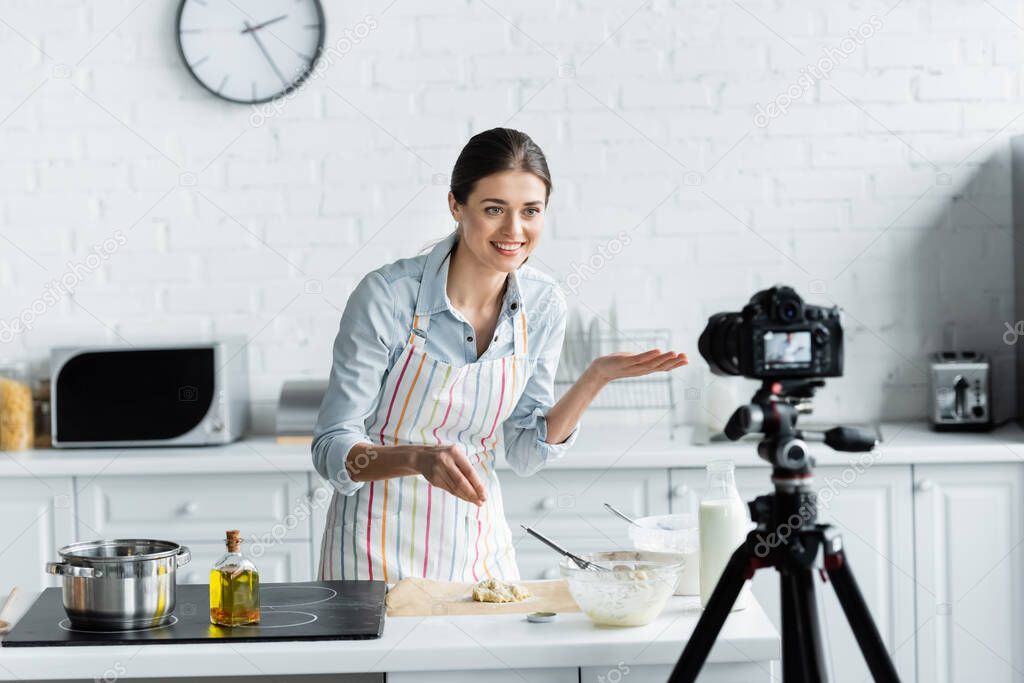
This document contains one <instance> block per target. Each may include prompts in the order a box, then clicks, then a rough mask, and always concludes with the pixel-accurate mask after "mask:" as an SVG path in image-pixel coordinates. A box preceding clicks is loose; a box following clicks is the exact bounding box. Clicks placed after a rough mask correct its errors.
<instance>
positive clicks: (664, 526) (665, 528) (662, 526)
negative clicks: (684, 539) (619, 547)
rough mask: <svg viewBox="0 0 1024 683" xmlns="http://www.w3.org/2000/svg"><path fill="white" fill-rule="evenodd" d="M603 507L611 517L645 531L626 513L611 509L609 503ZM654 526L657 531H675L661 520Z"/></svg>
mask: <svg viewBox="0 0 1024 683" xmlns="http://www.w3.org/2000/svg"><path fill="white" fill-rule="evenodd" d="M604 506H605V508H606V509H607V510H608V512H610V513H612V514H613V515H616V516H618V517H621V518H622V519H624V520H626V521H627V522H629V523H630V524H632V525H633V526H635V527H638V528H640V529H646V528H647V527H645V526H644V525H643V524H640V523H639V522H637V521H636V520H635V519H633V518H632V517H630V516H629V515H627V514H626V513H624V512H622V511H621V510H618V509H617V508H615V507H612V505H611V503H605V504H604ZM655 525H656V527H657V528H658V530H659V531H675V530H676V529H675V527H673V526H671V525H669V524H665V522H662V521H661V520H658V521H657V522H655Z"/></svg>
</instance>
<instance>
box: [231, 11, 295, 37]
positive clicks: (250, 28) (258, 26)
mask: <svg viewBox="0 0 1024 683" xmlns="http://www.w3.org/2000/svg"><path fill="white" fill-rule="evenodd" d="M287 18H288V15H287V14H282V15H281V16H279V17H274V18H273V19H269V20H267V21H264V22H263V23H262V24H256V25H255V26H249V24H248V23H246V25H245V26H246V27H245V28H244V29H243V30H242V33H252V32H253V31H258V30H260V29H261V28H263V27H264V26H270V25H271V24H276V23H277V22H279V21H281V20H282V19H287Z"/></svg>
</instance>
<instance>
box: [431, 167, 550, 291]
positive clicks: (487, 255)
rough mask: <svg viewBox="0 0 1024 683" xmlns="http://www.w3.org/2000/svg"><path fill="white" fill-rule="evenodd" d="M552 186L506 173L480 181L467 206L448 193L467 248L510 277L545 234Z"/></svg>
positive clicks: (525, 175) (523, 174)
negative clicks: (548, 188) (546, 210)
mask: <svg viewBox="0 0 1024 683" xmlns="http://www.w3.org/2000/svg"><path fill="white" fill-rule="evenodd" d="M546 204H547V187H546V186H545V184H544V181H542V180H541V179H540V178H538V177H537V176H536V175H534V174H533V173H529V172H527V171H502V172H500V173H494V174H492V175H489V176H485V177H483V178H481V179H480V180H478V181H477V182H476V185H475V186H474V187H473V191H472V192H471V193H470V194H469V196H468V197H467V198H466V203H465V204H459V203H458V202H457V201H455V197H454V195H452V193H451V192H449V193H448V206H449V208H450V209H451V212H452V217H453V218H455V220H456V221H457V222H458V223H459V224H460V225H461V226H462V239H461V240H460V241H461V243H462V245H463V246H465V248H466V250H467V252H468V253H469V254H471V255H472V256H473V258H474V259H475V260H476V261H478V262H479V263H480V264H481V265H485V266H488V267H490V268H493V269H494V270H497V271H501V272H504V273H510V272H512V271H514V270H515V269H516V268H518V267H519V266H521V265H522V264H523V261H525V260H526V257H527V256H529V255H530V253H531V252H532V251H533V250H534V248H536V246H537V242H538V241H539V240H540V236H541V233H542V232H544V209H545V208H546Z"/></svg>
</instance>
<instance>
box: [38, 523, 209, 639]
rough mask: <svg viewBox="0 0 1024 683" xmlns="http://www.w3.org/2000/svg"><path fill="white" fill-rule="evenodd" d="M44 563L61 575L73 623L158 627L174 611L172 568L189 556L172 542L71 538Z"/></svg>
mask: <svg viewBox="0 0 1024 683" xmlns="http://www.w3.org/2000/svg"><path fill="white" fill-rule="evenodd" d="M58 552H59V553H60V557H61V560H62V561H61V562H48V563H47V564H46V571H47V573H49V574H56V575H59V576H62V577H63V579H64V592H63V597H64V611H65V612H67V614H68V619H70V621H71V625H72V626H73V627H74V628H81V629H90V630H120V631H123V630H128V629H134V628H146V627H151V626H160V625H161V624H165V623H167V622H168V621H169V620H170V618H171V614H172V613H173V612H174V589H175V585H176V584H175V576H174V575H175V570H176V569H177V568H178V567H180V566H182V565H184V564H188V561H189V560H190V559H191V558H192V555H191V553H190V552H189V549H188V548H186V547H185V546H181V545H178V544H177V543H172V542H170V541H152V540H145V539H118V540H114V541H86V542H83V543H72V544H71V545H67V546H64V547H63V548H61V549H60V550H59V551H58Z"/></svg>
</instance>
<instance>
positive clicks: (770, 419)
mask: <svg viewBox="0 0 1024 683" xmlns="http://www.w3.org/2000/svg"><path fill="white" fill-rule="evenodd" d="M821 386H824V382H823V381H821V380H799V381H774V382H773V381H765V382H764V384H763V385H762V386H761V388H760V389H759V390H758V391H757V392H756V393H755V394H754V398H753V400H752V401H751V403H750V404H749V405H745V406H741V407H740V408H739V409H738V410H737V411H736V412H735V413H733V415H732V417H731V418H730V419H729V423H728V424H727V425H726V428H725V434H726V436H728V437H729V438H730V439H732V440H733V441H735V440H737V439H739V438H740V437H742V436H743V435H744V434H748V433H751V432H761V433H763V434H764V439H762V440H761V442H760V443H759V444H758V447H757V451H758V454H759V455H760V456H761V457H762V458H764V459H765V460H767V461H768V462H770V463H771V464H772V467H773V468H772V483H773V484H774V485H775V493H773V494H770V495H766V496H760V497H758V498H757V499H756V500H754V501H753V502H751V503H750V504H749V505H750V513H751V518H752V519H753V520H754V522H756V524H757V528H756V529H754V530H753V531H751V532H750V534H748V535H747V538H746V540H745V541H744V542H743V545H741V546H740V547H739V548H737V549H736V552H734V553H733V554H732V557H731V558H730V559H729V563H728V564H727V565H726V567H725V569H724V570H723V571H722V576H721V578H719V580H718V583H717V584H716V585H715V590H714V591H713V592H712V594H711V598H710V600H709V601H708V604H707V607H705V609H704V613H703V614H702V615H701V617H700V620H699V621H698V622H697V627H696V629H694V632H693V636H692V637H691V638H690V641H689V642H688V643H687V645H686V648H685V649H684V650H683V654H682V656H681V657H680V658H679V661H678V662H677V663H676V666H675V668H674V669H673V671H672V675H671V676H670V677H669V683H684V682H686V683H688V682H690V681H695V680H696V679H697V674H698V673H700V670H701V667H702V666H703V665H704V660H705V659H706V658H707V656H708V652H709V651H710V650H711V646H712V645H714V642H715V639H716V638H717V637H718V632H719V631H720V630H721V628H722V624H724V623H725V619H726V617H728V616H729V612H730V611H731V609H732V606H733V603H734V602H735V601H736V597H737V596H738V595H739V593H740V590H741V589H742V588H743V584H744V582H745V581H746V580H747V579H750V578H752V577H753V576H754V572H755V571H757V570H758V569H761V568H763V567H775V569H776V571H778V572H779V590H780V593H781V595H780V598H781V605H782V680H783V681H784V682H785V683H796V682H800V683H805V682H806V683H817V682H818V681H827V680H828V673H827V669H826V663H825V656H824V652H823V651H822V643H821V627H820V624H819V623H818V607H817V600H816V598H815V593H814V584H813V581H814V568H815V562H816V560H817V557H818V551H819V549H820V550H821V552H822V553H823V556H824V568H825V573H827V575H828V578H829V579H830V580H831V581H832V587H833V588H834V590H835V591H836V595H837V597H838V598H839V603H840V605H841V606H842V608H843V613H844V614H845V615H846V619H847V621H849V623H850V628H851V629H852V630H853V634H854V636H855V637H856V639H857V645H858V646H859V647H860V651H861V653H862V654H863V655H864V659H865V660H866V662H867V665H868V668H869V669H870V670H871V676H872V677H873V678H874V679H875V680H876V681H899V677H898V676H897V674H896V669H895V667H893V664H892V660H891V659H890V658H889V653H888V652H887V651H886V649H885V644H884V643H883V642H882V637H881V636H880V635H879V633H878V629H877V627H876V626H875V622H874V621H873V620H872V619H871V613H870V612H869V611H868V606H867V604H866V603H865V602H864V597H863V596H862V595H861V592H860V589H859V588H858V587H857V582H856V580H855V579H854V577H853V572H852V571H851V570H850V565H849V563H848V562H847V560H846V555H845V554H844V553H843V543H842V538H841V537H840V536H839V534H838V533H837V532H836V530H835V529H833V528H832V527H831V526H830V525H828V524H818V523H817V509H816V506H817V504H816V497H815V494H814V492H813V491H812V490H811V483H812V481H813V477H812V468H813V466H814V460H813V458H812V457H811V456H810V455H809V454H808V452H807V444H806V443H805V442H804V438H805V436H807V437H810V436H811V433H810V432H802V431H799V430H797V429H795V426H796V420H797V416H798V414H799V413H800V412H808V409H809V407H810V399H811V397H812V396H813V395H814V391H815V389H816V388H818V387H821ZM818 436H820V437H821V440H822V441H824V443H825V444H827V445H828V446H830V447H831V448H833V449H834V450H838V451H851V452H860V451H870V450H872V449H873V448H874V447H875V445H876V443H877V442H876V440H875V438H874V437H873V436H870V435H866V434H864V433H863V432H861V431H860V430H857V429H853V428H849V427H835V428H833V429H829V430H828V431H826V432H823V433H821V434H820V435H818ZM824 578H825V576H824V574H822V579H824Z"/></svg>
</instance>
